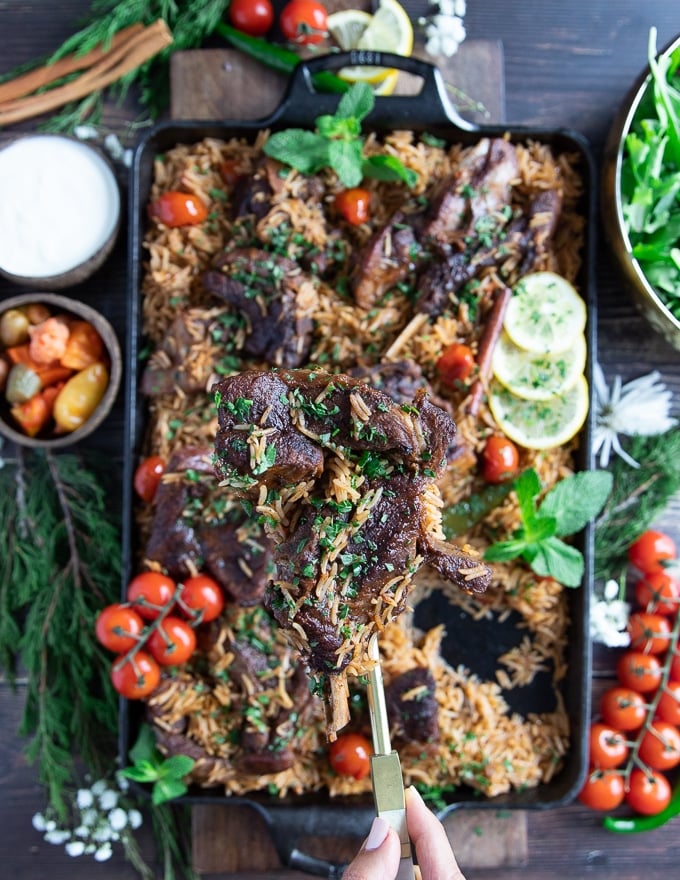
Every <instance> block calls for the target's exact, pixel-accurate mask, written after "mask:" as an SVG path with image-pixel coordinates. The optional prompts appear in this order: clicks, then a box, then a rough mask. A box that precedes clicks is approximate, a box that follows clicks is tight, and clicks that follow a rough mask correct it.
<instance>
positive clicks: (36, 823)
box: [31, 813, 47, 831]
mask: <svg viewBox="0 0 680 880" xmlns="http://www.w3.org/2000/svg"><path fill="white" fill-rule="evenodd" d="M31 824H32V825H33V827H34V828H35V830H36V831H46V830H47V823H46V822H45V817H44V816H43V814H42V813H36V814H35V816H33V818H32V819H31Z"/></svg>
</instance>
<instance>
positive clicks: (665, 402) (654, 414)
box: [593, 364, 677, 468]
mask: <svg viewBox="0 0 680 880" xmlns="http://www.w3.org/2000/svg"><path fill="white" fill-rule="evenodd" d="M660 378H661V376H660V374H659V373H658V372H657V371H656V370H655V371H654V372H652V373H648V374H647V375H646V376H640V377H639V378H638V379H634V380H633V381H632V382H628V383H627V384H626V385H622V384H621V377H620V376H616V377H615V378H614V381H613V382H612V386H611V389H610V388H608V387H607V383H606V380H605V377H604V372H603V371H602V368H601V367H600V365H599V364H596V365H595V370H594V380H595V381H594V390H595V431H594V436H593V452H594V454H595V455H596V456H597V455H599V461H600V467H603V468H606V467H607V466H608V464H609V459H610V456H611V453H612V451H614V452H615V453H616V454H617V455H619V456H620V457H621V458H622V459H623V460H624V461H625V462H627V464H629V465H630V466H631V467H634V468H637V467H639V464H638V463H637V462H636V461H635V459H633V458H632V457H631V456H630V455H628V453H627V452H626V451H625V449H623V448H622V446H621V443H620V442H619V434H625V435H628V436H634V435H635V436H645V437H649V436H652V435H655V434H663V433H665V432H666V431H669V430H670V429H671V428H672V427H673V426H674V425H676V424H677V419H675V418H672V417H671V416H670V414H669V411H670V406H671V400H672V395H671V392H670V390H669V389H668V388H666V386H665V385H664V384H663V383H662V382H660V381H659V379H660Z"/></svg>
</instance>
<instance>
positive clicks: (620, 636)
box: [590, 582, 630, 648]
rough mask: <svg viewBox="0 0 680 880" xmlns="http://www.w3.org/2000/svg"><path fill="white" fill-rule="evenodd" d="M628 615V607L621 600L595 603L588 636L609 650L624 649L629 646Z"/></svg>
mask: <svg viewBox="0 0 680 880" xmlns="http://www.w3.org/2000/svg"><path fill="white" fill-rule="evenodd" d="M614 583H615V582H614ZM617 592H618V587H617ZM629 614H630V605H629V604H628V603H627V602H624V601H623V600H621V599H614V600H612V601H609V602H608V601H607V600H605V599H601V600H600V601H599V602H595V604H594V605H593V607H592V608H591V611H590V636H591V638H592V639H593V641H595V642H600V643H601V644H603V645H607V646H608V647H609V648H625V647H626V646H627V645H629V644H630V636H629V635H628V633H627V632H626V626H627V625H628V616H629Z"/></svg>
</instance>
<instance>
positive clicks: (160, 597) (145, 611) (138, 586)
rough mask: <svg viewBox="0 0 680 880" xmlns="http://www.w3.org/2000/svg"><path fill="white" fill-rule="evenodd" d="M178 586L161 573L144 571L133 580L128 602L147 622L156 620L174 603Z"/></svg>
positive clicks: (129, 585)
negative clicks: (166, 607) (167, 606)
mask: <svg viewBox="0 0 680 880" xmlns="http://www.w3.org/2000/svg"><path fill="white" fill-rule="evenodd" d="M176 588H177V585H176V584H175V582H174V581H173V579H172V578H169V577H168V576H167V575H166V574H161V573H160V572H159V571H143V572H142V573H141V574H138V575H136V576H135V577H133V578H132V580H131V581H130V583H129V584H128V588H127V597H128V601H129V602H130V603H131V604H132V605H133V606H134V608H135V611H136V612H137V613H138V614H139V615H140V616H141V617H143V618H144V619H145V620H155V619H156V618H157V617H158V615H159V614H160V613H161V611H162V610H163V609H164V608H165V606H166V605H167V604H168V603H169V602H171V601H172V598H173V596H174V595H175V590H176Z"/></svg>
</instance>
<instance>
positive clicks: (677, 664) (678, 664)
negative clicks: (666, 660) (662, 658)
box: [669, 653, 680, 681]
mask: <svg viewBox="0 0 680 880" xmlns="http://www.w3.org/2000/svg"><path fill="white" fill-rule="evenodd" d="M669 678H670V679H671V681H680V653H676V654H673V659H672V660H671V669H670V673H669Z"/></svg>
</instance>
